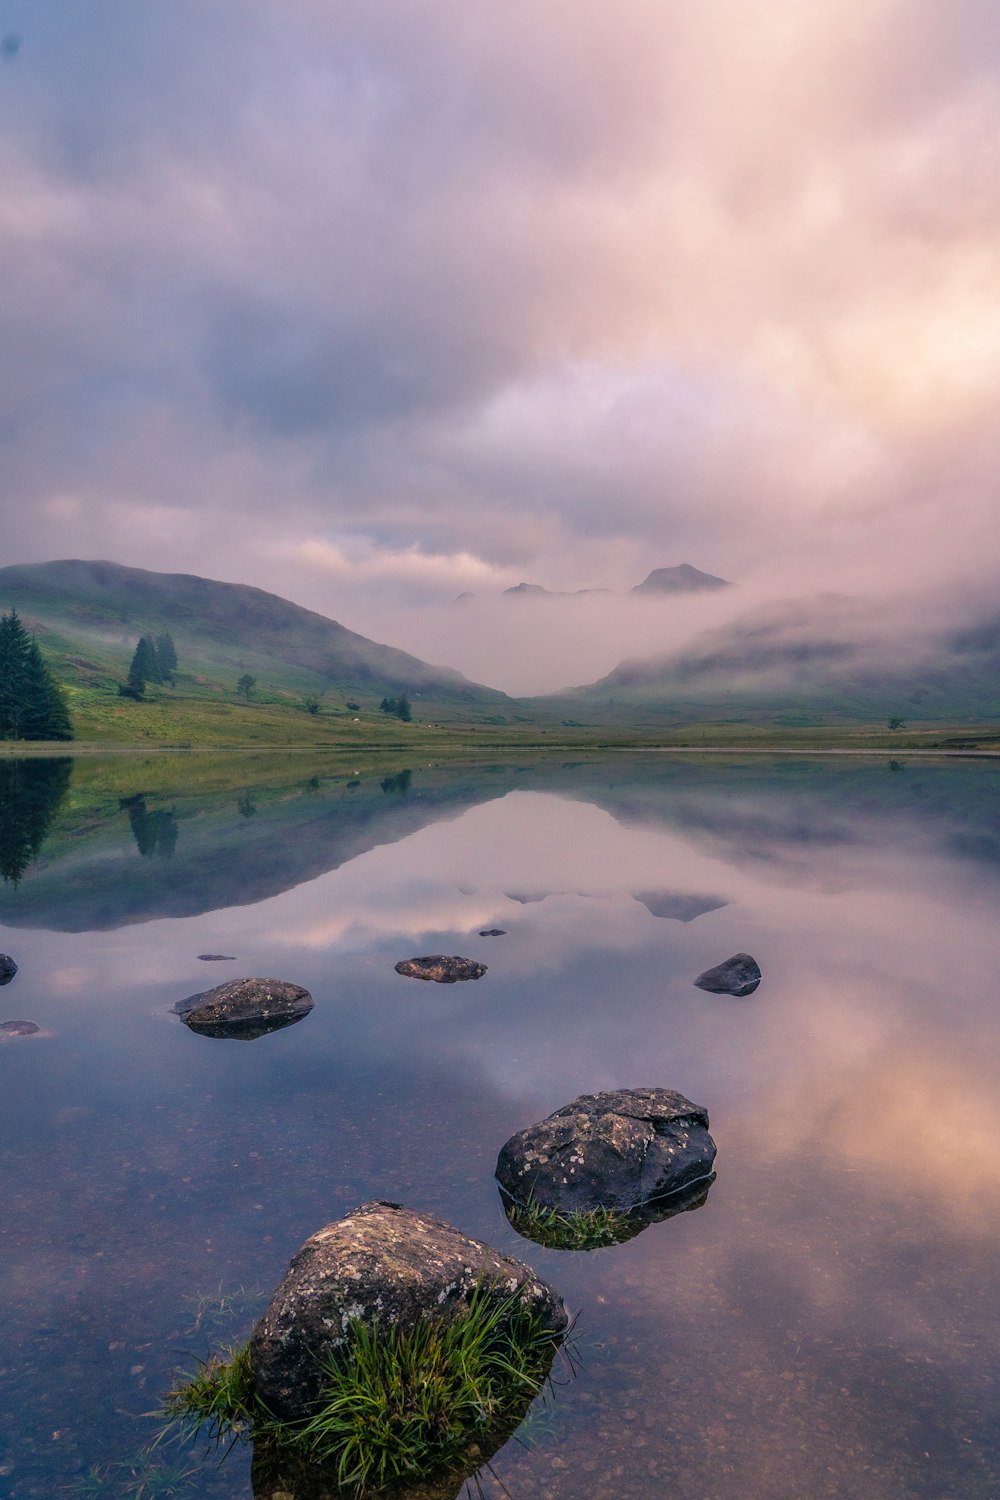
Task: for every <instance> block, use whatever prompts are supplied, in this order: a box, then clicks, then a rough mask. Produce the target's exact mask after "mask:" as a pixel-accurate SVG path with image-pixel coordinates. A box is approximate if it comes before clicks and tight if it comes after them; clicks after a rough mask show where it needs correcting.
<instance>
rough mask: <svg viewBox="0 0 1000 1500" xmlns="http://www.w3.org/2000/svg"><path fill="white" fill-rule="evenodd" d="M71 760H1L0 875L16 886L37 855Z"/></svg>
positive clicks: (53, 813)
mask: <svg viewBox="0 0 1000 1500" xmlns="http://www.w3.org/2000/svg"><path fill="white" fill-rule="evenodd" d="M72 765H73V762H72V760H71V759H70V758H69V756H62V755H60V756H58V757H57V758H56V759H54V760H49V759H45V760H7V761H0V876H2V877H3V879H4V882H5V883H9V884H11V885H15V886H16V885H17V883H18V881H19V880H20V879H21V876H22V875H23V874H24V872H25V870H26V869H27V868H28V866H29V865H30V864H31V862H32V860H33V859H35V857H36V856H37V854H38V851H39V849H40V848H41V847H42V843H43V841H44V839H45V835H46V834H47V833H48V831H49V825H50V823H51V822H52V819H53V817H54V815H55V812H56V809H57V808H58V806H59V804H60V802H61V801H62V799H63V797H64V796H65V795H66V788H67V787H68V786H69V777H70V770H71V768H72Z"/></svg>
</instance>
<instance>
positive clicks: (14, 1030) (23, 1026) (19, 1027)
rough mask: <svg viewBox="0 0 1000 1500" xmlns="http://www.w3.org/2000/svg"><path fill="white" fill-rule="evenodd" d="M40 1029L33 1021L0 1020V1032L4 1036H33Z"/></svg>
mask: <svg viewBox="0 0 1000 1500" xmlns="http://www.w3.org/2000/svg"><path fill="white" fill-rule="evenodd" d="M41 1029H42V1028H41V1027H40V1026H36V1025H35V1023H34V1021H0V1032H2V1033H3V1035H4V1036H34V1035H35V1033H36V1032H38V1031H41Z"/></svg>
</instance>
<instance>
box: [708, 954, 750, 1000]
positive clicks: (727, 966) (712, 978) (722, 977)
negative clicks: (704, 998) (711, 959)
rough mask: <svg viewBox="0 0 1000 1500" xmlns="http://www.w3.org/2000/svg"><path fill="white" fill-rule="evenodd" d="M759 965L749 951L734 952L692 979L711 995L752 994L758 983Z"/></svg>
mask: <svg viewBox="0 0 1000 1500" xmlns="http://www.w3.org/2000/svg"><path fill="white" fill-rule="evenodd" d="M760 979H761V975H760V966H759V964H758V963H757V960H756V959H755V958H752V957H751V956H750V954H749V953H734V954H733V956H732V958H727V959H726V961H725V963H721V964H716V966H715V968H714V969H706V970H705V972H704V973H703V974H699V975H698V978H697V979H696V980H695V981H694V982H695V984H696V985H697V986H698V988H699V989H700V990H708V991H709V993H710V994H713V995H752V994H753V992H754V990H755V989H756V988H757V986H758V985H759V984H760Z"/></svg>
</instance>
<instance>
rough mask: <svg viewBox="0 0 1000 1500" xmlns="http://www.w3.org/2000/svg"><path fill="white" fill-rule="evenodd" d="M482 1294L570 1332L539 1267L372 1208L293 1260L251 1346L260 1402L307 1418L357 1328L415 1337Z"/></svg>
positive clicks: (411, 1215)
mask: <svg viewBox="0 0 1000 1500" xmlns="http://www.w3.org/2000/svg"><path fill="white" fill-rule="evenodd" d="M477 1287H481V1288H488V1295H489V1296H490V1298H491V1300H492V1299H494V1298H495V1300H496V1301H497V1302H502V1301H504V1300H506V1299H507V1298H508V1297H510V1296H511V1294H512V1293H514V1292H518V1293H519V1294H520V1300H521V1302H522V1304H523V1305H524V1307H525V1310H526V1311H530V1312H532V1313H540V1314H542V1315H543V1316H544V1317H545V1318H546V1319H547V1320H548V1321H549V1324H550V1326H551V1328H552V1330H553V1332H554V1333H561V1332H562V1331H563V1329H565V1327H566V1325H567V1322H568V1318H567V1315H566V1309H565V1307H564V1306H563V1303H562V1299H561V1298H560V1297H559V1295H558V1293H556V1292H554V1291H553V1290H552V1288H551V1287H550V1286H547V1285H546V1283H545V1282H544V1281H542V1280H541V1279H540V1278H539V1277H537V1276H536V1275H535V1273H534V1271H532V1269H531V1267H530V1266H526V1265H523V1264H522V1263H521V1262H520V1261H518V1260H514V1259H513V1258H512V1257H510V1256H507V1255H501V1254H500V1253H499V1251H497V1250H494V1249H493V1248H492V1247H491V1246H490V1245H485V1244H483V1243H482V1242H481V1241H480V1240H472V1239H469V1238H468V1237H467V1236H466V1235H464V1234H462V1233H461V1232H460V1231H459V1230H457V1229H455V1228H454V1226H453V1225H451V1224H447V1223H445V1221H444V1220H443V1219H436V1218H434V1217H433V1216H432V1215H431V1214H421V1213H416V1212H415V1211H414V1210H413V1209H409V1208H401V1207H400V1206H399V1205H398V1204H396V1203H365V1204H362V1206H361V1207H360V1208H356V1209H355V1210H354V1212H353V1213H351V1214H348V1215H347V1217H346V1218H343V1219H338V1220H337V1222H336V1223H334V1224H328V1225H327V1226H326V1228H325V1229H321V1230H320V1231H319V1233H318V1234H314V1235H313V1236H312V1237H311V1239H308V1240H306V1242H305V1244H304V1245H303V1246H302V1248H301V1250H299V1252H298V1253H297V1254H296V1255H295V1256H293V1258H292V1262H291V1264H290V1266H289V1268H288V1271H287V1272H286V1274H285V1277H284V1279H283V1280H282V1282H281V1284H280V1285H279V1287H278V1289H277V1291H276V1292H275V1294H274V1297H273V1298H272V1299H271V1304H270V1306H269V1307H268V1309H267V1311H266V1312H265V1313H264V1316H263V1317H262V1318H261V1320H260V1322H259V1323H257V1325H256V1326H255V1328H254V1330H253V1333H252V1334H251V1336H250V1363H251V1366H252V1368H253V1375H254V1385H255V1388H256V1391H257V1394H258V1395H259V1396H260V1397H261V1399H262V1400H263V1401H264V1402H265V1403H266V1404H267V1406H269V1407H270V1409H271V1410H272V1411H273V1412H274V1414H275V1416H277V1417H281V1418H285V1419H288V1420H290V1419H293V1418H295V1417H297V1416H300V1415H303V1414H304V1413H305V1412H307V1411H308V1409H309V1408H310V1407H311V1406H312V1405H313V1404H314V1403H315V1402H316V1401H317V1400H318V1398H319V1396H320V1394H321V1391H322V1384H323V1371H322V1362H323V1360H324V1357H325V1356H327V1355H329V1354H330V1353H331V1352H333V1351H334V1350H336V1349H338V1348H342V1347H343V1346H344V1344H345V1343H346V1342H347V1339H348V1336H349V1329H350V1327H351V1324H352V1323H353V1322H355V1321H357V1320H359V1319H360V1320H362V1321H363V1322H364V1323H366V1324H368V1325H370V1326H371V1325H374V1324H376V1323H377V1324H378V1326H379V1327H380V1328H389V1327H401V1328H412V1327H414V1326H415V1325H416V1324H418V1323H420V1322H422V1321H423V1320H424V1319H426V1318H437V1319H440V1318H445V1319H446V1318H447V1317H448V1316H449V1314H451V1315H454V1314H455V1313H457V1312H459V1311H460V1310H462V1309H463V1308H464V1307H465V1306H466V1305H467V1303H468V1301H469V1298H470V1297H471V1296H472V1294H473V1292H474V1291H475V1289H476V1288H477Z"/></svg>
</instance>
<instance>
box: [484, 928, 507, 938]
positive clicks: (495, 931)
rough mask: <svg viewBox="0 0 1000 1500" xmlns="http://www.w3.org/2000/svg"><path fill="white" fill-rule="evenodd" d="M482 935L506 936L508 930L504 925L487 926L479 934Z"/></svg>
mask: <svg viewBox="0 0 1000 1500" xmlns="http://www.w3.org/2000/svg"><path fill="white" fill-rule="evenodd" d="M479 936H480V937H506V936H507V930H506V928H504V927H487V928H486V929H485V930H484V931H483V932H481V933H480V934H479Z"/></svg>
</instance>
